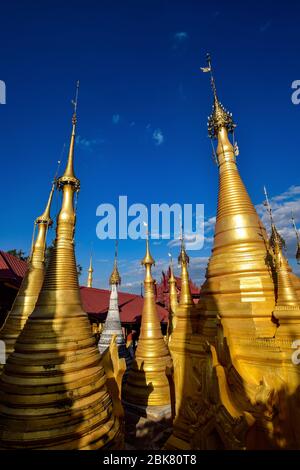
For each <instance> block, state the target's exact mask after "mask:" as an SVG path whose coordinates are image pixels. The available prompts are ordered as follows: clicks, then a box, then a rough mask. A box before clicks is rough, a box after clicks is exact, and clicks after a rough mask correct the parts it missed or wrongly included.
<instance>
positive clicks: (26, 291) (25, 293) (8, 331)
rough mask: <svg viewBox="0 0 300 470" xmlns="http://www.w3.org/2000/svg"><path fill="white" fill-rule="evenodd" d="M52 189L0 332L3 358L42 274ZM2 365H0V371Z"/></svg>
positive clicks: (11, 348) (29, 309)
mask: <svg viewBox="0 0 300 470" xmlns="http://www.w3.org/2000/svg"><path fill="white" fill-rule="evenodd" d="M53 192H54V184H53V185H52V188H51V191H50V195H49V199H48V202H47V205H46V208H45V210H44V212H43V214H42V215H41V216H40V217H37V219H36V220H35V222H34V225H35V226H37V236H36V239H35V240H34V241H33V244H32V249H31V254H30V258H29V262H28V269H27V272H26V274H25V277H24V278H23V281H22V284H21V287H20V289H19V291H18V294H17V296H16V298H15V300H14V303H13V305H12V308H11V311H10V312H9V314H8V316H7V317H6V320H5V323H4V325H3V326H2V328H1V331H0V340H1V341H4V343H5V354H6V359H7V358H8V356H9V355H10V354H11V353H12V352H13V351H14V347H15V342H16V340H17V338H18V336H19V334H20V333H21V331H22V329H23V327H24V325H25V323H26V321H27V318H28V317H29V315H30V314H31V313H32V312H33V310H34V307H35V304H36V301H37V299H38V295H39V293H40V290H41V287H42V284H43V280H44V275H45V248H46V239H47V232H48V228H49V227H51V226H52V220H51V217H50V207H51V201H52V196H53ZM2 369H3V364H0V371H1V370H2Z"/></svg>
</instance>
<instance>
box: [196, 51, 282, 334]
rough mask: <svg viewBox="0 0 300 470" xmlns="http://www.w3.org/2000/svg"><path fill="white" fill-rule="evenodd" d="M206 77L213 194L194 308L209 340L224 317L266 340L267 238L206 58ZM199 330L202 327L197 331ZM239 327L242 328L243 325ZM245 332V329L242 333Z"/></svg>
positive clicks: (269, 301) (269, 302)
mask: <svg viewBox="0 0 300 470" xmlns="http://www.w3.org/2000/svg"><path fill="white" fill-rule="evenodd" d="M204 71H208V72H210V74H211V83H212V88H213V96H214V107H213V113H212V116H211V118H210V119H209V126H208V127H209V134H210V137H211V138H216V139H217V141H218V145H217V149H216V156H217V161H218V167H219V195H218V209H217V217H216V226H215V235H214V246H213V250H212V255H211V258H210V260H209V263H208V267H207V271H206V281H205V283H204V285H203V286H202V288H201V295H200V300H199V304H198V306H199V308H200V309H201V311H202V312H201V314H202V315H201V318H202V321H203V325H204V322H205V325H206V326H207V328H206V331H208V330H209V329H210V326H211V334H212V335H214V334H215V333H214V332H213V329H214V328H213V326H214V324H215V320H214V318H215V316H216V315H219V316H220V317H222V318H225V317H226V318H228V320H226V321H228V325H229V324H230V329H231V331H233V330H235V328H236V330H235V333H234V332H233V334H238V333H239V332H241V333H243V330H241V329H240V323H239V321H237V319H234V318H233V316H232V308H233V305H235V311H236V314H235V315H236V317H239V316H240V317H241V318H243V320H244V324H245V325H246V324H248V327H249V331H250V330H251V331H252V333H253V334H257V335H269V334H270V335H272V334H273V329H274V325H272V322H271V315H272V311H273V308H274V300H275V299H274V284H273V280H272V276H271V274H270V271H269V269H268V266H267V265H266V262H265V259H266V256H267V233H266V230H265V228H264V227H263V224H262V222H261V220H260V219H259V217H258V214H257V212H256V210H255V207H254V205H253V203H252V201H251V199H250V197H249V195H248V193H247V190H246V188H245V186H244V183H243V181H242V179H241V177H240V174H239V171H238V168H237V164H236V158H235V151H234V147H233V145H232V144H231V142H230V140H229V137H228V133H229V132H232V131H233V129H234V123H233V120H232V116H231V114H229V113H228V112H226V111H224V109H221V105H220V102H219V99H218V96H217V92H216V88H215V81H214V77H213V73H212V65H211V60H210V57H208V67H206V70H204ZM203 327H204V326H203ZM245 328H247V327H246V326H245ZM244 331H246V329H245V330H244Z"/></svg>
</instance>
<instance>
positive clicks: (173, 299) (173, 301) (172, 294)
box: [167, 255, 178, 342]
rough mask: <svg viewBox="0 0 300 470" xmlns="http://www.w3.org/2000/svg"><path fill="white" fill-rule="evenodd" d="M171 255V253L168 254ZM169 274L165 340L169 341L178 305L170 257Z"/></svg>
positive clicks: (174, 325) (174, 324)
mask: <svg viewBox="0 0 300 470" xmlns="http://www.w3.org/2000/svg"><path fill="white" fill-rule="evenodd" d="M170 256H171V255H170ZM169 269H170V276H169V281H168V282H169V321H168V334H167V341H168V342H170V341H171V338H172V332H173V330H174V328H175V327H176V310H177V306H178V297H177V288H176V279H175V277H174V271H173V260H172V257H171V261H170V268H169Z"/></svg>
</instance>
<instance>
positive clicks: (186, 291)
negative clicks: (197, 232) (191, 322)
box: [178, 232, 193, 305]
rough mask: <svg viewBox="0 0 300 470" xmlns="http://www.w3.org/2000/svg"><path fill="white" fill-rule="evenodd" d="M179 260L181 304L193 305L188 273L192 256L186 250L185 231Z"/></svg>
mask: <svg viewBox="0 0 300 470" xmlns="http://www.w3.org/2000/svg"><path fill="white" fill-rule="evenodd" d="M178 262H179V263H180V265H181V289H180V299H179V305H193V299H192V295H191V289H190V280H189V273H188V264H189V262H190V258H189V256H188V255H187V253H186V251H185V244H184V235H183V232H182V233H181V249H180V254H179V257H178Z"/></svg>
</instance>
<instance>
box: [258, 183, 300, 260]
mask: <svg viewBox="0 0 300 470" xmlns="http://www.w3.org/2000/svg"><path fill="white" fill-rule="evenodd" d="M269 201H270V205H271V207H272V212H273V218H274V222H275V224H276V227H277V229H278V230H279V232H280V234H281V235H282V236H283V238H284V239H285V241H286V245H287V255H288V256H289V257H291V258H293V257H294V256H295V252H296V236H295V231H294V229H293V227H292V223H291V213H292V212H293V215H294V218H295V221H296V224H298V226H299V223H300V186H295V185H293V186H290V187H289V188H288V189H287V190H286V191H284V192H283V193H281V194H277V195H275V196H272V197H270V198H269ZM256 210H257V212H258V214H259V216H260V217H261V219H262V222H263V224H264V226H265V227H266V228H267V230H268V231H269V230H270V220H269V215H268V213H267V211H266V207H265V206H264V204H263V202H262V203H261V204H258V205H257V206H256Z"/></svg>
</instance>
